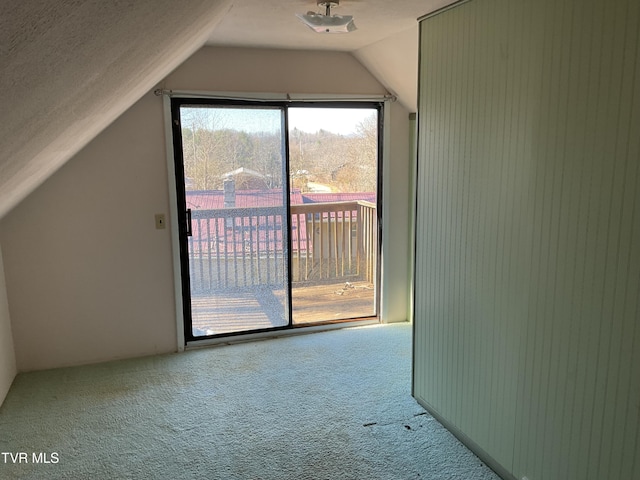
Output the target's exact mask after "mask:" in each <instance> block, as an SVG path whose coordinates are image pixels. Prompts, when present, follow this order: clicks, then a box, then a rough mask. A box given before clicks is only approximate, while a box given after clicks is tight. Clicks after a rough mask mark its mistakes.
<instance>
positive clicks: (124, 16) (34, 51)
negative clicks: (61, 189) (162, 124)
mask: <svg viewBox="0 0 640 480" xmlns="http://www.w3.org/2000/svg"><path fill="white" fill-rule="evenodd" d="M230 4H231V2H230V1H229V0H180V1H179V2H177V1H175V0H130V1H125V0H119V1H118V0H113V1H107V2H105V1H104V0H57V1H55V2H52V1H50V0H29V1H27V2H21V1H10V0H4V1H3V2H2V3H1V4H0V106H1V108H0V218H2V217H3V216H4V215H5V214H6V213H7V212H8V211H9V210H10V209H11V208H13V207H14V206H15V205H16V204H17V203H18V202H19V201H21V200H22V199H23V198H24V197H26V196H27V195H28V194H29V193H30V192H31V191H33V190H34V189H35V188H36V187H37V186H38V185H40V184H41V183H42V182H43V181H44V180H45V179H46V178H48V177H49V176H50V175H51V174H52V173H53V172H54V171H56V170H57V169H58V168H59V167H60V166H61V165H62V164H63V163H64V162H65V161H66V160H68V159H69V158H71V157H72V156H73V155H74V154H75V153H76V152H77V151H79V150H80V149H81V148H82V147H83V146H84V145H85V144H86V143H88V142H89V141H90V140H91V139H92V138H93V137H94V136H95V135H97V134H98V133H99V132H100V131H101V130H102V129H104V128H105V127H106V126H107V125H108V124H109V123H111V122H112V121H113V120H115V119H116V118H117V117H118V116H119V115H120V114H121V113H122V112H124V111H125V110H126V109H127V108H129V107H130V106H131V105H132V104H133V103H134V102H135V101H137V100H138V99H139V98H140V97H141V96H142V95H143V94H144V93H145V92H147V91H148V90H149V89H151V88H152V87H153V86H154V85H155V84H156V83H158V82H159V81H161V80H162V79H163V78H164V77H165V76H166V75H167V74H168V73H169V72H171V71H172V70H173V69H174V68H175V67H177V66H178V65H180V64H181V63H182V62H183V61H184V60H185V59H186V58H188V57H189V56H190V55H191V54H192V53H193V52H194V51H195V50H197V49H198V48H199V47H200V46H202V45H203V44H204V42H205V41H206V39H207V37H208V35H209V34H210V33H211V31H212V30H213V29H214V27H215V25H216V24H217V23H218V22H219V20H220V19H221V18H222V17H223V16H224V15H225V13H226V12H227V11H228V9H229V8H230Z"/></svg>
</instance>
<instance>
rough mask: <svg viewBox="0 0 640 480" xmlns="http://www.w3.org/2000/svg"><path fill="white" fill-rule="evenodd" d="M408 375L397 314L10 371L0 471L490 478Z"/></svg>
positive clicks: (30, 474)
mask: <svg viewBox="0 0 640 480" xmlns="http://www.w3.org/2000/svg"><path fill="white" fill-rule="evenodd" d="M410 384H411V326H410V325H408V324H401V325H384V326H372V327H361V328H347V329H342V330H334V331H329V332H323V333H313V334H309V335H296V336H288V337H281V338H276V339H272V340H263V341H258V342H251V343H241V344H235V345H228V346H219V347H215V348H203V349H198V350H191V351H187V352H185V353H181V354H174V355H161V356H155V357H146V358H140V359H133V360H125V361H117V362H109V363H104V364H99V365H91V366H84V367H74V368H63V369H56V370H48V371H42V372H34V373H27V374H20V375H18V377H17V378H16V379H15V381H14V384H13V386H12V388H11V390H10V392H9V395H8V396H7V398H6V400H5V402H4V404H3V405H2V407H1V408H0V452H4V453H2V455H0V478H3V479H4V478H10V479H13V478H15V479H32V478H43V479H84V478H91V479H125V478H132V479H200V478H202V479H265V480H266V479H278V480H279V479H296V480H298V479H384V480H386V479H401V480H404V479H443V480H444V479H447V480H450V479H473V480H485V479H487V480H489V479H492V480H495V479H498V477H497V476H496V475H495V474H494V473H493V472H492V471H491V470H490V469H489V468H488V467H486V466H485V465H484V464H483V463H482V462H481V461H480V460H479V459H478V458H477V457H476V456H475V455H474V454H473V453H472V452H470V451H469V450H468V449H466V448H465V447H464V446H463V445H462V444H461V443H459V442H458V441H457V440H456V439H455V438H454V437H453V436H452V435H451V434H450V433H449V432H448V431H447V430H446V429H444V428H443V427H442V426H441V425H440V424H439V423H438V422H437V421H436V420H435V419H433V418H432V417H431V416H430V415H429V414H428V413H427V412H425V410H424V409H423V408H422V407H421V406H420V405H418V404H417V403H416V401H415V400H414V399H413V398H412V397H411V388H410ZM20 452H22V453H24V454H25V455H24V456H19V455H17V454H18V453H20ZM6 453H10V454H11V455H5V454H6ZM3 457H4V458H3ZM25 457H26V460H27V461H26V462H25V461H21V460H20V459H22V460H24V459H25ZM14 459H15V460H16V463H13V460H14ZM18 460H20V461H18ZM45 462H48V463H45Z"/></svg>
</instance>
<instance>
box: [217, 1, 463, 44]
mask: <svg viewBox="0 0 640 480" xmlns="http://www.w3.org/2000/svg"><path fill="white" fill-rule="evenodd" d="M450 3H452V1H451V0H341V1H340V5H339V6H338V7H337V8H335V9H333V10H332V13H335V14H338V15H353V16H354V21H355V24H356V26H357V27H358V30H356V31H354V32H351V33H349V34H329V35H327V34H317V33H315V32H313V31H312V30H311V29H309V28H308V27H306V26H305V25H304V24H303V23H301V22H300V21H299V20H298V19H297V18H296V17H295V14H296V13H307V11H315V12H318V11H322V8H320V7H318V6H317V5H316V1H315V0H277V1H271V2H265V1H264V0H235V1H234V2H233V7H232V8H231V10H230V11H229V13H228V14H227V15H225V17H224V19H223V20H222V21H221V22H220V24H219V25H218V26H217V27H216V29H215V30H214V31H213V33H212V34H211V35H210V36H209V40H208V42H207V43H209V44H211V45H233V46H247V47H269V48H296V49H305V50H309V49H318V50H338V51H348V52H353V51H356V50H358V49H361V48H363V47H366V46H369V45H372V44H374V43H376V42H379V41H381V40H384V39H385V38H388V37H391V36H393V35H395V34H397V33H400V32H403V31H406V30H409V29H411V28H413V27H415V26H416V25H417V19H418V17H421V16H422V15H425V14H427V13H430V12H432V11H434V10H437V9H438V8H441V7H443V6H445V5H447V4H450Z"/></svg>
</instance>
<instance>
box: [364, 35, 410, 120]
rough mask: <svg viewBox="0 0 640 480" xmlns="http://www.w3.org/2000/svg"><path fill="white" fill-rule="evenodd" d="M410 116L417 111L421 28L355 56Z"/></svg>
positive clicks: (376, 44) (375, 44)
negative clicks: (419, 34) (396, 97)
mask: <svg viewBox="0 0 640 480" xmlns="http://www.w3.org/2000/svg"><path fill="white" fill-rule="evenodd" d="M353 55H354V56H355V57H356V58H357V59H358V61H359V62H360V63H362V64H363V65H364V66H365V67H366V68H367V69H368V70H369V71H370V72H371V73H372V74H373V75H374V76H375V77H376V78H377V79H378V80H379V81H380V83H382V84H383V85H385V86H386V87H387V88H388V89H389V90H390V91H391V92H392V93H393V94H395V95H397V96H398V99H399V100H400V102H401V103H402V104H403V105H404V106H405V108H406V109H407V110H409V111H410V112H415V111H416V110H417V108H418V24H417V22H416V24H415V26H414V27H412V28H410V29H408V30H405V31H404V32H400V33H398V34H395V35H392V36H390V37H387V38H385V39H383V40H380V41H379V42H376V43H374V44H372V45H368V46H366V47H363V48H361V49H359V50H356V51H355V52H353Z"/></svg>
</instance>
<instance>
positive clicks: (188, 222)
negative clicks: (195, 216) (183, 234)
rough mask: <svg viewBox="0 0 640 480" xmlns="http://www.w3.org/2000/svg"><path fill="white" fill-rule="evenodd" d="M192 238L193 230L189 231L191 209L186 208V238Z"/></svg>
mask: <svg viewBox="0 0 640 480" xmlns="http://www.w3.org/2000/svg"><path fill="white" fill-rule="evenodd" d="M191 236H193V230H191V209H190V208H187V237H191Z"/></svg>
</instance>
